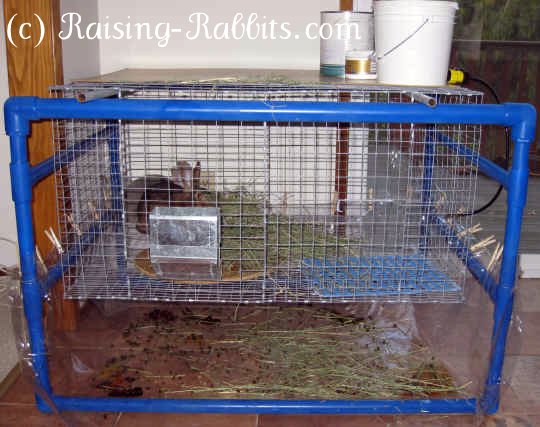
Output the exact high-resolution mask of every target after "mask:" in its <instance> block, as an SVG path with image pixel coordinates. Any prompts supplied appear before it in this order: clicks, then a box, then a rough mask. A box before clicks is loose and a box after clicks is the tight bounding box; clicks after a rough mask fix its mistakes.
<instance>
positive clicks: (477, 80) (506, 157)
mask: <svg viewBox="0 0 540 427" xmlns="http://www.w3.org/2000/svg"><path fill="white" fill-rule="evenodd" d="M467 81H470V82H475V83H478V84H480V85H482V86H484V87H485V88H486V89H487V90H488V91H489V93H490V94H491V96H493V98H494V99H495V102H496V103H497V104H500V103H501V100H500V98H499V96H498V95H497V92H496V91H495V89H494V88H493V86H491V85H490V84H489V83H488V82H486V81H485V80H482V79H480V78H478V77H472V76H467ZM504 133H505V137H506V141H505V152H504V163H503V168H504V169H508V165H509V163H510V130H509V129H508V128H507V127H505V128H504ZM503 188H504V187H503V186H502V185H499V188H498V189H497V191H496V192H495V194H494V195H493V197H492V198H491V199H490V200H489V202H487V203H486V204H485V205H484V206H481V207H479V208H477V209H475V210H474V211H472V212H465V213H462V214H460V215H459V216H467V215H476V214H479V213H480V212H484V211H485V210H486V209H489V208H490V207H491V206H492V205H493V203H495V202H496V201H497V199H498V198H499V196H500V195H501V192H502V190H503Z"/></svg>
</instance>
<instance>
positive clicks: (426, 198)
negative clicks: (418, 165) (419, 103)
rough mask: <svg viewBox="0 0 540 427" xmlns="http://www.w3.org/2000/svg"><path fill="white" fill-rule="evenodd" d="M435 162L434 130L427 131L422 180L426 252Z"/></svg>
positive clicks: (421, 233) (421, 229)
mask: <svg viewBox="0 0 540 427" xmlns="http://www.w3.org/2000/svg"><path fill="white" fill-rule="evenodd" d="M434 160H435V142H434V139H433V128H432V127H431V126H429V127H428V128H427V129H426V140H425V141H424V175H423V178H422V224H421V225H420V235H421V236H422V238H421V240H420V250H421V251H425V250H426V249H427V247H428V233H429V226H430V224H431V218H430V215H431V214H432V212H431V209H432V200H431V186H432V181H433V163H434Z"/></svg>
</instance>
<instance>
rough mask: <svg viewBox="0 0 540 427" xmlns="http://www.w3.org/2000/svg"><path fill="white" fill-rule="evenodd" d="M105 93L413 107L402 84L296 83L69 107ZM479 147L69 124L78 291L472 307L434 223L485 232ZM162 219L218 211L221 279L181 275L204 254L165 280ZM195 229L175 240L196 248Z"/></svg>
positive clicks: (447, 134)
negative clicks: (472, 155)
mask: <svg viewBox="0 0 540 427" xmlns="http://www.w3.org/2000/svg"><path fill="white" fill-rule="evenodd" d="M106 89H107V90H111V89H113V90H117V92H118V96H121V97H124V98H138V99H163V98H167V99H194V100H210V99H213V100H221V99H227V100H264V101H266V102H272V103H273V102H280V101H297V100H301V101H326V102H340V101H341V102H384V103H409V102H413V101H412V99H411V97H410V96H409V95H408V94H407V93H406V92H405V91H404V90H403V88H392V87H381V86H354V87H348V88H346V89H344V88H340V87H337V86H315V85H313V86H308V85H303V86H295V85H292V84H257V85H255V84H240V83H234V84H233V83H223V84H204V83H183V84H122V85H118V84H115V85H112V84H110V85H107V84H86V85H78V86H77V85H76V86H70V87H66V88H64V90H63V92H62V94H61V95H62V96H65V97H73V96H75V94H76V92H77V91H88V90H90V91H92V90H106ZM418 91H420V92H423V93H426V94H429V95H430V96H434V97H436V98H437V101H438V103H441V104H447V103H462V104H476V103H481V102H482V94H481V93H478V92H472V91H468V90H465V89H461V88H441V89H434V88H429V89H418ZM480 140H481V128H480V126H473V125H429V124H426V125H418V124H416V125H415V124H407V123H403V124H374V123H350V124H337V123H308V122H303V123H270V122H264V123H262V122H261V123H255V122H201V121H197V122H195V121H193V122H169V121H114V122H109V121H96V120H69V121H58V122H56V123H55V138H54V145H55V152H56V162H57V165H58V166H59V169H58V172H57V174H56V183H57V184H56V185H57V195H58V210H59V221H60V230H61V239H60V240H61V243H62V246H63V248H64V254H63V255H62V263H63V264H64V265H66V266H68V265H69V266H70V267H71V268H69V269H67V270H66V273H65V274H64V287H65V295H66V296H67V297H68V298H84V299H86V298H107V299H134V300H135V299H139V300H164V301H194V302H195V301H201V302H234V303H248V302H249V303H269V302H295V303H296V302H321V301H322V302H352V301H379V300H384V301H395V302H398V301H415V302H434V301H435V302H457V301H461V300H462V299H463V297H464V285H465V278H466V274H467V273H466V268H465V267H464V265H463V263H462V262H461V261H460V260H459V259H458V258H457V257H456V255H455V251H454V249H453V248H452V247H451V243H450V241H449V239H448V238H447V236H445V232H444V230H441V227H440V226H439V225H438V224H437V221H432V218H433V217H438V218H442V219H444V221H445V223H447V224H450V225H451V227H452V228H454V229H456V230H458V231H459V230H464V229H467V228H468V227H470V226H471V224H472V216H461V215H460V214H461V213H465V212H469V211H471V210H472V209H473V205H474V200H475V197H476V175H477V170H476V168H475V167H474V165H472V167H471V165H470V162H469V160H468V159H467V158H466V156H464V155H462V154H460V152H461V153H462V152H463V150H461V149H462V148H464V149H469V150H471V151H473V152H478V150H479V144H480ZM441 141H452V144H453V147H452V146H451V144H445V143H441ZM456 148H458V149H456ZM158 207H167V208H174V209H176V211H175V210H174V209H172V210H170V209H169V210H168V211H167V212H169V213H170V212H177V213H179V214H181V213H182V212H184V211H185V209H187V208H201V207H208V208H210V207H211V208H214V210H217V212H218V214H216V215H217V217H218V222H219V232H218V236H217V246H218V251H217V252H218V253H217V256H216V259H215V260H214V262H215V263H216V266H217V267H216V269H217V273H216V275H215V276H213V277H210V276H209V277H208V278H206V279H205V278H204V275H203V276H201V277H202V278H201V277H197V278H196V279H192V278H191V277H190V276H189V275H188V276H182V274H183V273H186V271H187V272H188V274H189V272H191V271H195V270H196V269H197V268H199V267H200V265H201V264H202V265H204V263H205V262H207V261H208V260H202V259H195V258H196V257H193V259H191V260H190V261H189V260H188V262H187V263H186V260H181V261H179V260H176V261H178V263H177V264H175V262H174V259H173V262H172V264H171V265H169V267H171V266H172V270H173V274H172V276H163V275H161V274H158V273H157V271H158V270H159V269H158V268H156V267H157V265H156V262H155V261H156V260H155V259H153V258H152V257H151V255H150V247H151V246H152V244H155V243H156V242H152V239H153V237H152V233H151V232H150V228H151V227H154V226H156V224H154V223H152V224H151V222H152V221H154V220H152V219H151V217H152V218H155V212H157V211H156V208H158ZM152 215H153V216H152ZM191 219H193V218H191ZM190 224H191V223H190ZM171 227H172V228H171ZM175 227H176V228H175ZM182 227H184V228H182ZM185 227H187V225H186V223H185V222H178V223H177V224H176V225H174V224H173V226H170V227H169V228H170V229H175V230H177V233H179V235H178V236H176V237H177V239H176V240H178V239H180V240H185V238H186V233H189V230H188V231H186V228H185ZM179 230H183V231H179ZM170 238H171V236H169V240H170ZM173 240H174V239H173ZM159 243H160V242H158V248H159V249H163V248H170V247H171V244H170V245H169V246H167V245H162V246H159ZM161 243H163V242H161ZM169 243H170V242H169ZM172 246H174V244H172ZM176 267H178V268H176ZM175 269H176V270H175Z"/></svg>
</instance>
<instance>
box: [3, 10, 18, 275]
mask: <svg viewBox="0 0 540 427" xmlns="http://www.w3.org/2000/svg"><path fill="white" fill-rule="evenodd" d="M0 26H1V28H2V29H3V28H4V22H3V13H0ZM8 96H9V87H8V77H7V60H6V44H5V36H4V31H0V105H3V104H4V102H5V100H6V99H7V98H8ZM0 117H1V118H0V218H1V220H0V238H5V239H11V240H15V239H16V238H17V231H16V228H15V210H14V207H13V202H12V200H11V185H10V178H9V139H8V137H7V136H6V134H5V132H4V115H3V114H0ZM18 262H19V259H18V255H17V250H16V247H15V246H14V245H13V244H11V243H8V242H6V241H4V240H0V264H3V265H12V264H16V263H18Z"/></svg>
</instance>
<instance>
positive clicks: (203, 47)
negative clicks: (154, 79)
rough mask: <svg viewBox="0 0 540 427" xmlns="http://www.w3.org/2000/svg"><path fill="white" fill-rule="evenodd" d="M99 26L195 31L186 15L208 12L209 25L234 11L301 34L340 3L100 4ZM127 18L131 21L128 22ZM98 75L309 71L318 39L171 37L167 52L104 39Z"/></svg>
mask: <svg viewBox="0 0 540 427" xmlns="http://www.w3.org/2000/svg"><path fill="white" fill-rule="evenodd" d="M98 2H99V6H98V8H99V19H100V22H103V23H104V22H111V23H112V22H117V21H120V22H132V23H135V22H149V23H152V24H157V23H158V22H170V23H171V26H172V27H178V26H180V27H183V28H187V29H193V26H192V24H189V22H188V16H189V15H190V14H192V13H194V12H206V13H208V15H209V16H210V23H212V22H217V21H225V22H231V21H232V19H233V16H234V15H235V13H237V12H242V13H244V15H248V14H250V13H251V12H256V13H258V14H259V16H266V18H267V22H268V21H270V20H271V19H275V20H276V21H277V22H290V23H291V31H292V32H293V33H295V32H298V33H300V32H302V33H303V31H304V27H305V25H307V24H308V23H310V22H316V23H318V22H319V20H320V18H319V12H320V11H321V10H336V9H337V8H338V6H339V1H338V0H271V1H270V0H265V1H261V0H258V1H254V0H182V1H178V0H153V1H148V0H115V1H111V0H98ZM128 17H129V18H128ZM100 45H101V46H100V63H101V72H102V73H107V72H111V71H116V70H118V69H121V68H126V67H132V68H144V67H146V68H175V67H190V68H197V67H214V68H216V67H233V68H296V69H302V68H313V69H316V68H318V66H319V40H318V39H317V40H308V39H307V38H306V37H300V38H299V39H298V40H295V39H292V40H267V41H265V40H247V39H245V40H203V39H198V40H194V41H188V40H186V38H185V37H184V36H183V35H182V34H176V35H173V37H171V40H170V41H169V44H168V46H167V47H165V48H160V47H158V46H157V44H156V40H140V41H138V40H108V41H105V40H102V41H101V42H100Z"/></svg>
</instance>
